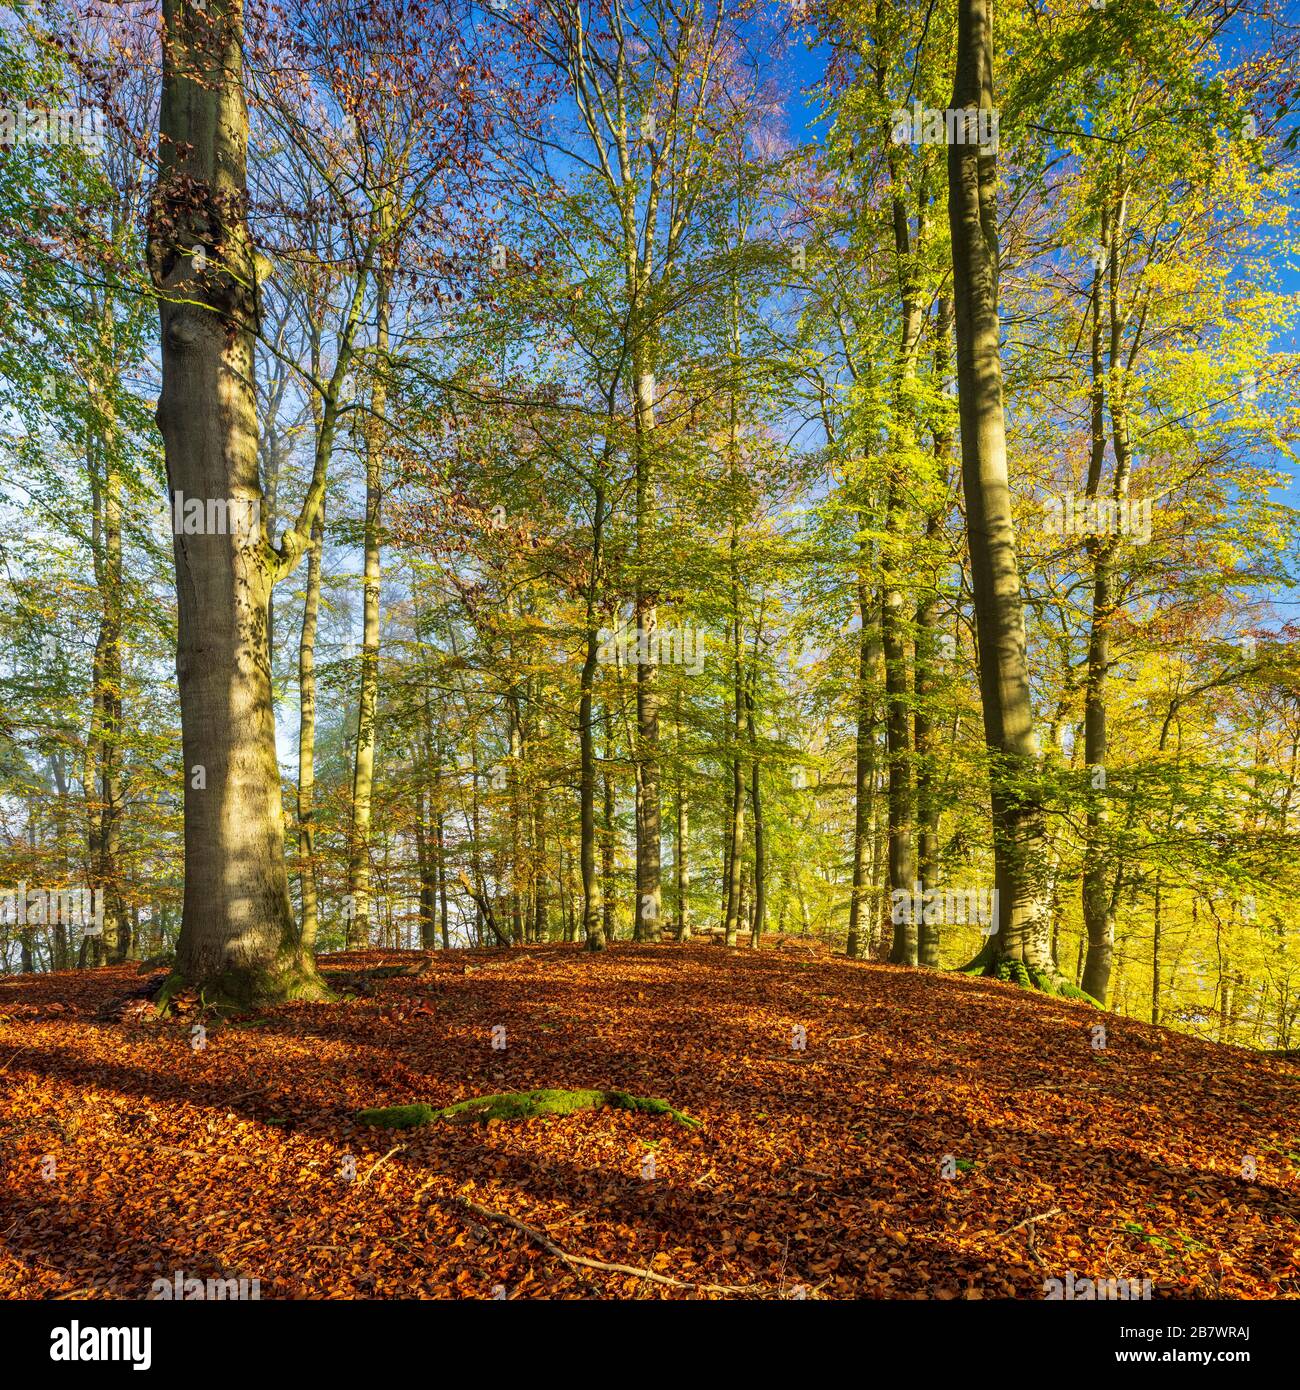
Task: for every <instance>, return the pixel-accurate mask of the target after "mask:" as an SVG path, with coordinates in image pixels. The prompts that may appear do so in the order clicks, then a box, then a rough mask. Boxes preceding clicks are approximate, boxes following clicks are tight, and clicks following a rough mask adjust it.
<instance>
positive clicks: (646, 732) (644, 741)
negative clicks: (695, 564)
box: [632, 343, 663, 941]
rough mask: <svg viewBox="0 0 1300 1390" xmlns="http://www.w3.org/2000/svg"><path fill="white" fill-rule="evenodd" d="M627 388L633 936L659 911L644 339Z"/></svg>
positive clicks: (649, 389) (648, 929) (650, 387)
mask: <svg viewBox="0 0 1300 1390" xmlns="http://www.w3.org/2000/svg"><path fill="white" fill-rule="evenodd" d="M632 377H633V379H632V390H633V398H634V403H635V409H636V554H637V578H636V626H637V632H636V636H637V668H636V733H637V738H636V744H637V754H636V765H637V776H636V911H635V915H634V923H633V935H634V936H635V938H636V940H638V941H641V940H644V939H645V938H646V937H647V936H658V934H659V914H660V912H661V910H662V905H663V904H662V885H661V866H660V862H659V859H660V835H661V824H660V800H659V690H658V684H659V668H658V626H659V614H658V607H657V605H656V601H655V598H654V595H653V589H652V586H651V585H650V584H649V582H648V575H647V569H648V565H649V561H650V544H649V542H648V540H647V537H648V535H649V533H650V532H651V530H652V528H653V526H654V513H653V479H652V476H651V475H652V463H653V458H652V451H653V441H654V431H655V414H654V390H655V386H654V373H653V371H652V370H651V368H650V364H649V361H648V344H646V343H642V344H641V345H640V346H639V347H637V348H636V349H634V355H633V374H632Z"/></svg>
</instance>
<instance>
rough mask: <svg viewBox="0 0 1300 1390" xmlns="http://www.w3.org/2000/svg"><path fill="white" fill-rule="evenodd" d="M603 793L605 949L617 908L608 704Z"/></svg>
mask: <svg viewBox="0 0 1300 1390" xmlns="http://www.w3.org/2000/svg"><path fill="white" fill-rule="evenodd" d="M601 785H602V790H603V793H604V805H603V807H602V818H601V835H600V880H601V888H602V895H603V897H604V903H603V912H604V916H603V918H602V923H601V927H602V932H603V935H604V937H605V945H606V946H608V945H609V944H610V942H611V941H613V940H614V916H615V910H616V908H617V906H618V893H617V889H616V885H615V883H614V857H615V850H616V848H617V844H618V841H617V837H616V828H615V825H614V715H613V712H612V711H611V709H610V707H609V704H608V702H606V705H605V766H604V769H603V770H602V773H601Z"/></svg>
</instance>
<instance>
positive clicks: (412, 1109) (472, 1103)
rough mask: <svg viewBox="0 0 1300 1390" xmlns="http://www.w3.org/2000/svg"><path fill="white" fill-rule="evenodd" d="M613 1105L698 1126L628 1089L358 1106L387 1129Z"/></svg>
mask: <svg viewBox="0 0 1300 1390" xmlns="http://www.w3.org/2000/svg"><path fill="white" fill-rule="evenodd" d="M603 1106H610V1107H612V1108H613V1109H616V1110H640V1111H643V1112H645V1113H646V1114H649V1115H670V1116H671V1117H672V1118H673V1119H674V1120H676V1121H677V1123H678V1124H681V1125H685V1126H686V1127H687V1128H688V1129H698V1128H699V1127H700V1122H699V1121H698V1120H696V1119H693V1118H692V1117H691V1116H690V1115H687V1114H686V1113H685V1112H684V1111H681V1110H676V1109H674V1108H673V1107H672V1106H671V1105H669V1104H668V1102H667V1101H664V1100H655V1099H654V1098H653V1097H650V1096H632V1095H628V1093H627V1092H626V1091H589V1090H577V1091H562V1090H554V1089H549V1088H545V1089H542V1090H537V1091H510V1092H507V1093H505V1094H504V1095H498V1096H476V1097H474V1099H472V1100H461V1101H457V1102H456V1103H455V1104H454V1105H444V1106H443V1107H442V1108H441V1109H440V1110H435V1109H433V1108H432V1106H429V1105H425V1104H423V1103H422V1102H421V1103H418V1104H415V1105H393V1106H389V1107H387V1108H384V1109H377V1110H359V1111H358V1112H357V1119H358V1121H359V1122H360V1123H361V1124H365V1125H379V1126H382V1127H383V1128H385V1129H412V1128H414V1127H416V1126H417V1125H425V1124H429V1123H430V1122H431V1121H432V1120H453V1121H462V1122H463V1121H468V1120H478V1121H479V1122H480V1123H483V1124H486V1123H487V1122H488V1121H489V1120H530V1119H532V1118H533V1117H534V1116H536V1115H572V1114H573V1113H574V1112H575V1111H578V1110H599V1109H601V1108H602V1107H603Z"/></svg>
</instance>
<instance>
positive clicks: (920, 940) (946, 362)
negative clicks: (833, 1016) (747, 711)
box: [913, 299, 952, 970]
mask: <svg viewBox="0 0 1300 1390" xmlns="http://www.w3.org/2000/svg"><path fill="white" fill-rule="evenodd" d="M951 332H952V302H951V301H950V300H948V299H940V300H939V304H938V308H937V311H936V314H935V324H934V334H935V338H934V375H935V380H936V382H939V383H942V382H944V381H945V380H946V379H947V376H948V372H949V370H950V362H951V353H950V351H949V345H948V339H949V335H950V334H951ZM951 451H952V435H951V433H950V432H949V431H948V430H946V429H936V430H935V433H934V466H935V478H934V482H935V486H936V495H935V497H934V501H933V503H932V505H931V506H930V507H929V508H928V509H927V512H926V518H925V543H926V558H927V561H928V562H929V563H931V564H933V565H935V567H936V569H937V567H938V564H939V560H938V555H939V547H940V544H941V541H942V538H943V506H944V503H945V502H946V499H947V493H948V478H949V474H950V467H951V465H950V458H949V456H950V454H951ZM938 627H939V585H938V579H937V575H936V578H935V581H934V582H932V583H929V584H927V585H926V586H925V587H924V588H923V590H922V592H921V596H920V598H919V599H918V601H917V605H916V715H915V718H914V721H913V730H914V735H913V738H914V745H915V749H916V830H917V835H916V840H917V877H918V878H919V880H920V883H921V888H922V891H923V892H927V891H933V890H934V889H937V888H938V886H939V871H940V866H939V815H940V811H941V810H942V808H941V806H940V804H939V792H938V768H937V766H936V759H937V757H938V752H939V748H938V737H937V729H936V724H935V710H934V703H935V699H936V695H937V692H938V685H939V682H938V679H937V672H936V667H937V664H938V651H939V631H938ZM916 931H917V953H918V957H919V960H920V963H921V964H922V965H924V966H928V967H929V968H930V969H932V970H937V969H938V967H939V924H938V923H937V922H928V923H927V922H925V921H921V922H919V923H918V924H917V928H916Z"/></svg>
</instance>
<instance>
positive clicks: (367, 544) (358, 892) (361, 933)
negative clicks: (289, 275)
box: [348, 214, 389, 949]
mask: <svg viewBox="0 0 1300 1390" xmlns="http://www.w3.org/2000/svg"><path fill="white" fill-rule="evenodd" d="M380 222H381V227H386V225H387V222H386V214H381V217H380ZM381 240H382V232H381ZM388 280H389V277H388V272H387V269H386V268H385V269H384V270H381V272H380V274H379V277H378V281H377V284H376V287H375V293H376V298H377V301H378V302H377V305H376V309H375V312H376V317H377V328H376V342H375V362H376V369H377V370H376V375H375V379H374V383H373V385H372V387H371V392H370V414H369V417H368V419H367V420H366V425H365V443H366V519H365V532H364V549H365V560H364V574H363V578H362V641H361V690H360V693H359V695H358V699H357V746H356V753H355V762H354V764H353V770H352V827H351V834H350V836H349V843H348V893H349V895H350V896H351V898H352V917H351V921H350V923H349V931H348V946H349V947H351V948H353V949H355V948H356V947H358V946H364V945H365V944H366V930H367V926H368V923H369V920H370V918H369V908H370V803H371V796H372V794H373V791H374V780H375V744H376V742H377V734H378V722H377V721H378V708H379V597H380V542H381V538H382V532H381V520H382V507H383V459H384V421H385V416H386V414H387V407H388V383H387V378H386V375H385V374H386V372H387V356H388V315H389V283H388Z"/></svg>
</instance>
